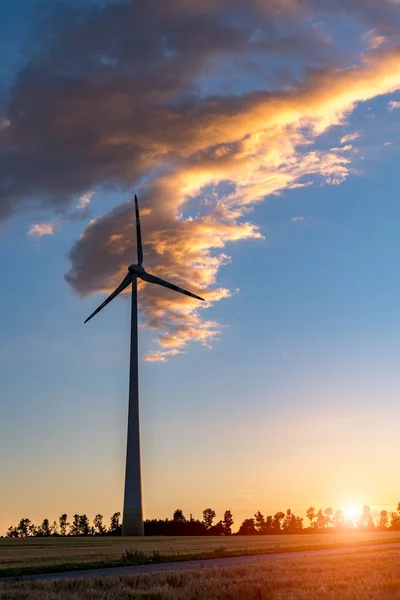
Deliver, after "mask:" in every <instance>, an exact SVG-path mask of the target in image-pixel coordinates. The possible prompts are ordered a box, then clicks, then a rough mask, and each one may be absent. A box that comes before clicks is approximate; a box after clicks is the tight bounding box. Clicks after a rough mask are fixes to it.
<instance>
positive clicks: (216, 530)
mask: <svg viewBox="0 0 400 600" xmlns="http://www.w3.org/2000/svg"><path fill="white" fill-rule="evenodd" d="M207 533H208V535H225V529H224V524H223V522H222V521H218V523H216V524H215V525H212V526H211V527H210V529H208V530H207Z"/></svg>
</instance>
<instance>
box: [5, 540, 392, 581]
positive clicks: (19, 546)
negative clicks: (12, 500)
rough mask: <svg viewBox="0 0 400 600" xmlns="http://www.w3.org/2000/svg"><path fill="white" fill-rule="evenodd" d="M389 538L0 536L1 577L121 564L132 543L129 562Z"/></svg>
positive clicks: (316, 546)
mask: <svg viewBox="0 0 400 600" xmlns="http://www.w3.org/2000/svg"><path fill="white" fill-rule="evenodd" d="M390 542H400V532H387V533H343V534H333V533H332V534H320V535H310V534H303V535H283V536H248V537H246V536H243V537H242V536H233V537H175V538H173V537H158V538H151V537H147V538H118V537H116V538H111V537H108V538H103V537H87V538H79V537H59V538H57V537H55V538H26V539H0V577H1V576H3V577H4V576H12V575H22V574H29V573H35V572H36V573H39V572H46V571H47V572H49V571H55V570H60V571H61V570H70V569H76V568H88V567H92V568H94V567H96V566H112V564H109V563H116V564H118V563H119V564H121V557H122V555H123V553H124V552H125V551H126V550H127V549H130V548H132V549H133V550H135V551H138V557H136V560H135V558H131V559H130V560H127V561H126V562H125V564H137V563H140V562H165V561H166V560H185V559H190V558H211V557H216V556H218V557H221V556H241V555H248V554H263V553H270V552H284V551H287V550H304V549H312V548H335V547H343V546H354V545H363V544H372V543H374V544H379V543H390ZM153 552H156V553H157V555H156V556H155V557H152V553H153ZM143 553H144V554H143Z"/></svg>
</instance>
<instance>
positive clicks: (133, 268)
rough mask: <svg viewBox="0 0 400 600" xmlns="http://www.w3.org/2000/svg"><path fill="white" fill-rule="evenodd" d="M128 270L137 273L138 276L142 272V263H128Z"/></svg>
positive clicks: (133, 273)
mask: <svg viewBox="0 0 400 600" xmlns="http://www.w3.org/2000/svg"><path fill="white" fill-rule="evenodd" d="M128 271H129V273H131V274H132V275H138V276H140V275H142V274H143V273H144V269H143V267H142V265H130V266H129V267H128Z"/></svg>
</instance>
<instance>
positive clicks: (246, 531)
mask: <svg viewBox="0 0 400 600" xmlns="http://www.w3.org/2000/svg"><path fill="white" fill-rule="evenodd" d="M256 534H257V530H256V528H255V524H254V519H245V520H244V521H243V523H242V524H241V526H240V527H239V531H238V535H256Z"/></svg>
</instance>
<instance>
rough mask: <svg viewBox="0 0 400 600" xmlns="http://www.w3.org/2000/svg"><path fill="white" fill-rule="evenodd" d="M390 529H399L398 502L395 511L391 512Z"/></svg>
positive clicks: (399, 511)
mask: <svg viewBox="0 0 400 600" xmlns="http://www.w3.org/2000/svg"><path fill="white" fill-rule="evenodd" d="M390 529H391V530H392V531H400V504H399V505H398V506H397V512H396V511H395V512H392V515H391V519H390Z"/></svg>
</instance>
